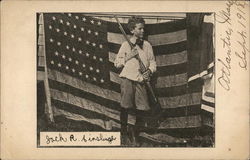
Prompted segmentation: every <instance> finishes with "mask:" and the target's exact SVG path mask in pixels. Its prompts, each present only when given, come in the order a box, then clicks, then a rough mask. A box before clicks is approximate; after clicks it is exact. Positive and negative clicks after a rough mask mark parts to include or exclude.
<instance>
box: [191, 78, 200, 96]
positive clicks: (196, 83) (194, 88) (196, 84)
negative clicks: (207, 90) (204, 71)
mask: <svg viewBox="0 0 250 160" xmlns="http://www.w3.org/2000/svg"><path fill="white" fill-rule="evenodd" d="M203 83H204V81H203V79H202V78H197V79H195V80H193V81H190V82H188V92H189V93H192V92H201V91H202V86H203Z"/></svg>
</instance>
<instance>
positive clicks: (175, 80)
mask: <svg viewBox="0 0 250 160" xmlns="http://www.w3.org/2000/svg"><path fill="white" fill-rule="evenodd" d="M186 83H187V73H183V74H177V75H171V76H164V77H158V78H157V82H156V88H164V87H174V86H180V85H184V84H186Z"/></svg>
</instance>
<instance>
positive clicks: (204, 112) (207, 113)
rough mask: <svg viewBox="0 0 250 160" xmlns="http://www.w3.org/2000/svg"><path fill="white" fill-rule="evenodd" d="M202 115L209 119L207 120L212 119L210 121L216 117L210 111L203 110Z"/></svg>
mask: <svg viewBox="0 0 250 160" xmlns="http://www.w3.org/2000/svg"><path fill="white" fill-rule="evenodd" d="M201 115H202V116H203V117H207V118H210V119H213V117H214V113H212V112H208V111H206V110H203V109H202V110H201Z"/></svg>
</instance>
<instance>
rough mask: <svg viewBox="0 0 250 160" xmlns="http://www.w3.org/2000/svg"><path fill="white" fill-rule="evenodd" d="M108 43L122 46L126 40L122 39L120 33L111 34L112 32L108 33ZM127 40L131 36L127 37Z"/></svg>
mask: <svg viewBox="0 0 250 160" xmlns="http://www.w3.org/2000/svg"><path fill="white" fill-rule="evenodd" d="M107 34H108V36H107V37H108V42H110V43H116V44H122V43H123V42H125V41H126V39H125V38H124V36H123V35H122V34H120V33H112V32H108V33H107ZM127 36H128V38H129V39H130V38H131V35H127Z"/></svg>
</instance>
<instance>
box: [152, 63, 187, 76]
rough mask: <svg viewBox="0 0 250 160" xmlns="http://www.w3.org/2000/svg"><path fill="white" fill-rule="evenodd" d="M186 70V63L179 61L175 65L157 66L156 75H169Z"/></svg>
mask: <svg viewBox="0 0 250 160" xmlns="http://www.w3.org/2000/svg"><path fill="white" fill-rule="evenodd" d="M186 72H187V63H180V64H176V65H170V66H163V67H157V70H156V73H155V75H156V76H159V77H162V76H169V75H175V74H182V73H186Z"/></svg>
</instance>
